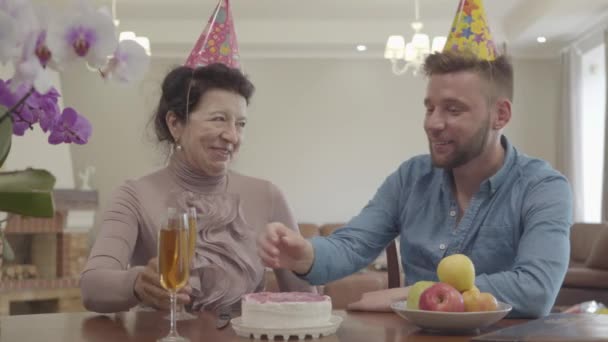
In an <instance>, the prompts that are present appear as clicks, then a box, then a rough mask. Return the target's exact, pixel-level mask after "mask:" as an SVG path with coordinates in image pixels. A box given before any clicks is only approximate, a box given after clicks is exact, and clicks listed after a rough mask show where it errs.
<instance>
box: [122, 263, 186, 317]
mask: <svg viewBox="0 0 608 342" xmlns="http://www.w3.org/2000/svg"><path fill="white" fill-rule="evenodd" d="M133 291H134V292H135V296H136V297H137V298H138V299H139V300H140V302H142V303H144V304H146V305H148V306H151V307H154V308H157V309H162V310H169V309H170V307H171V302H170V298H169V291H167V290H165V288H164V287H162V285H161V284H160V275H159V274H158V258H152V259H150V261H148V265H146V268H145V269H144V270H143V271H142V272H141V273H139V275H138V276H137V279H135V285H134V288H133ZM191 292H192V289H191V288H190V286H189V285H186V286H185V287H184V288H182V289H181V290H180V291H179V292H178V293H177V297H176V298H177V303H178V304H187V303H189V302H190V293H191Z"/></svg>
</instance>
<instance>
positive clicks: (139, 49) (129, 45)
mask: <svg viewBox="0 0 608 342" xmlns="http://www.w3.org/2000/svg"><path fill="white" fill-rule="evenodd" d="M149 66H150V56H148V54H147V53H146V50H145V49H144V48H143V46H141V45H140V44H139V43H137V42H136V41H134V40H131V39H126V40H122V41H121V42H120V43H119V44H118V48H117V49H116V51H115V52H114V55H113V56H112V58H111V59H110V62H109V63H108V65H107V66H106V67H105V68H104V69H102V70H101V73H102V75H103V76H104V77H105V78H115V79H117V80H119V81H122V82H133V81H139V80H141V79H142V78H143V77H144V75H145V73H146V72H147V71H148V67H149Z"/></svg>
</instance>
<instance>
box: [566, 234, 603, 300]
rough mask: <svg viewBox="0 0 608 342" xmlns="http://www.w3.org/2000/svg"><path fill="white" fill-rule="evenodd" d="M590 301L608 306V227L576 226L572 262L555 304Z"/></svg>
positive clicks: (571, 253) (571, 247)
mask: <svg viewBox="0 0 608 342" xmlns="http://www.w3.org/2000/svg"><path fill="white" fill-rule="evenodd" d="M590 300H596V301H598V302H601V303H604V304H605V305H608V224H591V223H575V224H574V225H573V226H572V229H571V230H570V263H569V266H568V271H567V273H566V277H565V279H564V283H563V284H562V287H561V289H560V292H559V294H558V296H557V300H556V302H555V305H556V306H569V305H574V304H577V303H581V302H585V301H590Z"/></svg>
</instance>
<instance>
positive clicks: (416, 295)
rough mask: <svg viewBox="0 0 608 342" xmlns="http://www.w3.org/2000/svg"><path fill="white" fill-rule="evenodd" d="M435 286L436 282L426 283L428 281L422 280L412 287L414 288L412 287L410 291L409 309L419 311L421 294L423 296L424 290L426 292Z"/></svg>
mask: <svg viewBox="0 0 608 342" xmlns="http://www.w3.org/2000/svg"><path fill="white" fill-rule="evenodd" d="M433 284H435V282H434V281H426V280H421V281H417V282H416V283H414V285H412V287H410V290H409V292H408V294H407V308H408V309H414V310H418V309H419V307H418V304H419V302H420V294H422V292H423V291H424V290H426V289H427V288H429V287H431V286H433Z"/></svg>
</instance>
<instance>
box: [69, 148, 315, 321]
mask: <svg viewBox="0 0 608 342" xmlns="http://www.w3.org/2000/svg"><path fill="white" fill-rule="evenodd" d="M168 206H178V207H185V206H195V207H197V209H198V212H199V221H198V227H197V230H198V234H197V242H196V253H195V254H196V256H195V258H194V262H193V264H192V267H191V276H190V282H189V283H190V285H191V286H192V288H193V297H192V299H193V301H192V308H193V310H217V309H219V308H220V307H225V306H235V305H237V304H238V302H239V300H240V297H241V295H243V294H245V293H250V292H257V291H261V290H263V288H264V274H265V272H264V267H263V266H262V264H261V261H260V259H259V257H258V256H257V250H256V241H255V238H256V234H257V232H258V231H259V230H260V229H263V228H264V227H265V226H266V224H268V223H269V222H275V221H276V222H282V223H283V224H285V225H286V226H288V227H291V228H293V229H294V230H298V228H297V227H298V226H297V224H296V221H295V220H294V217H293V215H292V213H291V210H290V208H289V206H288V205H287V202H286V201H285V198H284V197H283V195H282V193H281V192H280V190H279V189H278V188H277V187H276V186H275V185H273V184H272V183H270V182H268V181H265V180H261V179H256V178H252V177H247V176H244V175H240V174H238V173H235V172H232V171H230V172H228V173H227V174H226V175H223V176H219V177H208V176H204V175H202V174H200V173H197V172H195V171H194V170H193V169H192V168H190V167H189V166H188V165H187V164H186V163H185V162H184V161H183V160H182V159H181V158H180V157H178V156H177V155H173V156H172V157H171V158H170V161H169V165H168V166H167V167H166V168H164V169H161V170H159V171H157V172H154V173H152V174H149V175H147V176H144V177H142V178H140V179H137V180H130V181H126V182H125V183H124V184H123V185H121V186H120V187H119V188H118V189H117V190H116V191H115V193H114V194H113V197H112V199H111V201H110V203H109V206H108V208H107V209H106V210H105V211H104V213H103V216H102V218H101V227H100V229H99V234H98V235H97V238H96V239H95V243H94V245H93V248H92V250H91V255H90V256H89V260H88V261H87V264H86V266H85V269H84V271H83V272H82V275H81V279H80V288H81V292H82V296H83V301H84V304H85V307H86V308H87V309H89V310H91V311H96V312H118V311H125V310H129V309H130V308H132V307H134V306H135V305H137V304H138V300H137V298H136V297H135V295H134V291H133V286H134V284H135V279H136V278H137V275H138V273H139V272H141V271H142V270H143V268H144V267H145V265H146V264H147V263H148V261H149V260H150V259H151V258H153V257H156V256H157V232H158V230H159V227H160V225H161V223H162V222H163V220H164V218H165V214H166V212H167V207H168ZM275 274H276V277H277V282H278V285H279V288H280V289H281V291H313V287H311V286H309V285H308V284H307V283H305V282H304V281H303V280H301V279H299V278H298V277H296V276H295V275H293V274H292V273H291V272H289V271H286V270H275Z"/></svg>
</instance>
